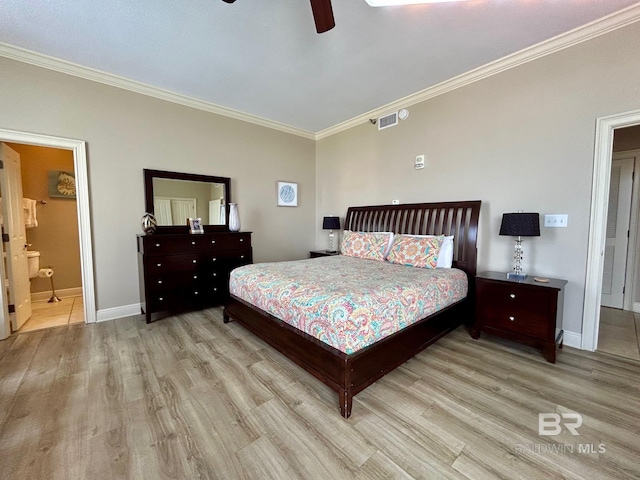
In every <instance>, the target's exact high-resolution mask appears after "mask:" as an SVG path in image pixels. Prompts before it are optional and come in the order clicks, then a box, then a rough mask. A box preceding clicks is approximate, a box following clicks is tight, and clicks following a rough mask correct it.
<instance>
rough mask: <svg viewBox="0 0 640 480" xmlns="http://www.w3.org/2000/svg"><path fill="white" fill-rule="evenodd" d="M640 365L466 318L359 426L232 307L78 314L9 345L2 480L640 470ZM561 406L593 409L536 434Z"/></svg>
mask: <svg viewBox="0 0 640 480" xmlns="http://www.w3.org/2000/svg"><path fill="white" fill-rule="evenodd" d="M639 375H640V363H639V362H636V361H633V360H626V359H622V358H618V357H614V356H610V355H606V354H599V353H586V352H581V351H578V350H573V349H570V348H566V347H565V348H564V350H563V351H561V352H560V353H559V354H558V359H557V363H556V364H555V365H553V364H550V363H547V362H546V361H545V360H544V359H543V358H542V356H541V355H540V353H539V352H537V351H536V350H532V349H528V348H527V347H522V346H520V345H517V344H513V343H508V342H504V341H500V340H497V339H494V338H491V337H488V336H486V335H483V337H482V338H481V339H480V340H477V341H476V340H472V339H471V338H470V337H469V336H468V334H467V332H466V331H465V330H464V329H462V328H460V329H458V330H457V331H455V332H453V333H451V334H449V335H448V336H446V337H445V338H443V339H441V340H439V341H438V342H437V343H436V344H434V345H433V346H431V347H429V348H427V349H426V350H425V351H424V352H422V353H421V354H419V355H418V356H416V357H414V358H413V359H412V360H410V361H409V362H407V363H406V364H404V365H403V366H402V367H400V368H398V369H396V370H395V371H394V372H392V373H390V374H389V375H387V376H385V377H384V378H383V379H381V380H379V381H378V382H376V383H375V384H374V385H372V386H370V387H369V388H367V389H366V390H364V391H363V392H361V393H359V394H358V395H357V396H356V397H355V398H354V404H353V415H352V417H351V418H350V419H348V420H345V419H343V418H342V417H341V416H340V414H339V410H338V402H337V395H336V394H335V393H334V392H332V391H331V390H329V389H328V388H327V387H325V386H324V385H323V384H321V383H320V382H319V381H317V380H316V379H314V378H313V377H311V376H310V375H308V374H307V373H306V372H304V371H303V370H301V369H300V368H299V367H297V366H296V365H295V364H293V363H291V362H290V361H288V360H287V359H285V358H284V357H283V356H281V355H280V354H278V353H277V352H275V351H274V350H273V349H271V348H270V347H268V346H267V345H265V344H264V343H262V342H261V341H260V340H258V339H256V338H255V337H254V336H253V335H251V334H250V333H248V332H247V331H246V330H244V329H243V328H242V327H241V326H240V325H238V324H235V323H233V322H232V323H229V324H227V325H225V324H223V323H222V315H221V310H220V309H211V310H207V311H204V312H198V313H191V314H185V315H181V316H176V317H172V318H167V319H164V320H161V321H159V322H156V323H153V324H151V325H146V324H145V323H144V321H143V320H142V319H141V318H139V317H131V318H126V319H121V320H116V321H113V322H104V323H99V324H94V325H84V324H76V325H69V326H68V327H63V328H56V329H51V330H40V331H35V332H28V333H21V334H17V335H13V336H12V337H10V339H8V340H6V341H2V342H0V472H1V473H0V476H1V477H2V478H3V479H16V480H17V479H65V480H68V479H109V480H111V479H118V478H131V479H154V480H156V479H164V478H178V479H191V478H222V479H235V478H252V479H265V478H276V479H287V478H290V479H293V478H302V479H315V478H319V479H332V480H340V479H348V478H379V479H389V478H434V479H448V478H452V479H453V478H457V479H464V478H472V479H490V478H507V479H512V478H522V479H538V478H539V479H553V478H570V479H580V478H584V479H590V480H591V479H604V478H611V479H623V478H639V477H640V464H639V458H640V420H639V415H638V414H639V412H640V384H639V382H638V379H639V378H640V377H639ZM551 412H557V413H568V412H577V413H579V414H581V415H582V416H583V420H584V423H583V425H582V426H581V427H580V428H579V433H580V435H579V436H573V435H571V434H570V433H569V432H568V431H563V432H562V433H561V434H560V435H557V436H539V435H538V413H551ZM578 444H581V445H591V444H593V445H594V446H595V449H596V451H597V449H598V447H599V445H600V444H602V445H603V446H604V448H605V450H606V451H605V452H603V453H579V452H578V448H579V447H578V446H577V445H578ZM571 445H573V446H574V449H575V450H574V452H571V451H569V446H571ZM550 447H552V451H545V449H548V448H550ZM582 448H585V447H582Z"/></svg>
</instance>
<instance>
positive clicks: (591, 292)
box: [581, 110, 640, 351]
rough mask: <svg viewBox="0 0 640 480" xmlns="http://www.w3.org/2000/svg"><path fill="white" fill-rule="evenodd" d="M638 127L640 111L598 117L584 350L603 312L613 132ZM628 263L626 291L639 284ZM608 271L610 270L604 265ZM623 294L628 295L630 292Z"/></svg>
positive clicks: (593, 343) (632, 235) (632, 236)
mask: <svg viewBox="0 0 640 480" xmlns="http://www.w3.org/2000/svg"><path fill="white" fill-rule="evenodd" d="M638 125H640V110H635V111H631V112H625V113H621V114H617V115H612V116H609V117H603V118H599V119H598V120H597V122H596V144H595V157H594V164H593V165H594V166H593V186H592V201H591V216H590V222H589V250H588V254H587V275H586V281H585V299H584V310H583V312H584V319H583V327H582V339H581V348H582V349H584V350H589V351H595V350H596V349H597V348H598V339H599V332H600V326H601V325H600V324H601V313H602V312H601V305H602V293H603V275H604V273H605V254H606V250H607V218H611V216H610V215H609V211H608V207H609V194H610V187H611V170H612V166H613V149H614V133H615V132H616V131H618V130H620V129H624V128H627V127H635V126H638ZM636 195H637V192H636ZM637 204H638V202H637V201H636V202H635V205H634V204H632V206H634V207H635V209H634V211H633V212H632V213H631V218H632V219H634V220H636V219H637V216H638V213H637V211H638V208H637ZM636 230H637V227H636V228H634V229H633V231H631V229H629V238H628V239H629V245H631V248H627V252H631V255H630V256H629V257H626V258H625V265H626V264H627V262H628V261H629V260H631V259H635V258H636V255H635V252H636V243H637V242H636V238H637V235H636ZM631 263H632V265H631V268H629V267H628V266H627V268H626V270H627V271H628V272H633V273H634V275H633V276H631V275H625V279H624V280H623V285H624V287H623V288H625V290H626V285H627V284H628V283H629V282H631V285H634V284H635V285H637V284H638V282H633V280H634V278H633V277H635V271H636V265H635V263H636V262H635V260H633V261H631ZM607 268H608V269H609V268H612V267H609V266H607ZM626 293H628V294H629V293H630V292H626ZM629 298H631V297H628V296H627V297H626V298H625V297H624V296H623V304H624V303H627V304H628V302H629ZM634 330H635V324H634Z"/></svg>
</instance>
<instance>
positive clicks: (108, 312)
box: [96, 303, 140, 322]
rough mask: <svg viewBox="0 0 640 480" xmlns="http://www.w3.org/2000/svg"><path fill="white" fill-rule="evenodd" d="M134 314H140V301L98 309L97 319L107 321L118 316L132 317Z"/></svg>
mask: <svg viewBox="0 0 640 480" xmlns="http://www.w3.org/2000/svg"><path fill="white" fill-rule="evenodd" d="M134 315H140V304H139V303H134V304H132V305H122V306H121V307H113V308H104V309H102V310H98V313H97V317H96V321H98V322H107V321H109V320H116V319H118V318H124V317H132V316H134Z"/></svg>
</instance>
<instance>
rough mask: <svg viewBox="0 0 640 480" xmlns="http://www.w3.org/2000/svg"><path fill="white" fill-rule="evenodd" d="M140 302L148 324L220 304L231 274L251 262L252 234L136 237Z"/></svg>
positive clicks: (224, 295)
mask: <svg viewBox="0 0 640 480" xmlns="http://www.w3.org/2000/svg"><path fill="white" fill-rule="evenodd" d="M137 241H138V274H139V279H140V303H141V306H142V313H144V314H145V316H146V320H147V323H150V322H152V321H155V320H158V319H160V318H162V317H164V316H167V315H170V314H172V313H175V312H180V311H187V310H198V309H202V308H208V307H212V306H215V305H221V304H224V303H225V302H226V300H227V298H228V296H229V272H231V270H233V269H234V268H235V267H239V266H241V265H246V264H248V263H251V262H252V260H253V254H252V248H251V233H250V232H242V233H233V232H220V233H218V232H216V233H205V234H200V235H191V234H188V233H178V234H156V235H138V237H137Z"/></svg>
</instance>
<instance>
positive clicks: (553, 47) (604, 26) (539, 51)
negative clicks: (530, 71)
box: [0, 3, 640, 140]
mask: <svg viewBox="0 0 640 480" xmlns="http://www.w3.org/2000/svg"><path fill="white" fill-rule="evenodd" d="M638 21H640V3H636V4H634V5H632V6H630V7H627V8H625V9H622V10H620V11H618V12H615V13H612V14H610V15H608V16H606V17H602V18H600V19H598V20H595V21H593V22H590V23H587V24H586V25H583V26H581V27H578V28H575V29H573V30H570V31H569V32H566V33H563V34H561V35H558V36H556V37H553V38H551V39H549V40H545V41H544V42H541V43H538V44H536V45H533V46H531V47H527V48H525V49H523V50H520V51H519V52H516V53H513V54H511V55H508V56H506V57H503V58H501V59H498V60H496V61H494V62H491V63H488V64H486V65H483V66H481V67H478V68H475V69H473V70H470V71H468V72H465V73H463V74H461V75H458V76H457V77H453V78H450V79H448V80H445V81H443V82H441V83H439V84H437V85H434V86H431V87H428V88H426V89H424V90H421V91H419V92H416V93H413V94H411V95H408V96H406V97H404V98H401V99H399V100H396V101H394V102H391V103H388V104H386V105H383V106H381V107H378V108H376V109H373V110H370V111H368V112H366V113H363V114H361V115H358V116H357V117H353V118H351V119H349V120H346V121H344V122H341V123H338V124H336V125H334V126H332V127H329V128H327V129H325V130H321V131H319V132H316V133H314V132H310V131H308V130H303V129H299V128H295V127H292V126H290V125H285V124H283V123H279V122H275V121H272V120H267V119H265V118H261V117H258V116H255V115H250V114H248V113H244V112H240V111H238V110H233V109H231V108H226V107H222V106H220V105H216V104H214V103H209V102H205V101H202V100H198V99H196V98H193V97H189V96H186V95H182V94H179V93H174V92H171V91H169V90H165V89H162V88H158V87H154V86H151V85H147V84H144V83H141V82H137V81H135V80H130V79H127V78H124V77H120V76H118V75H113V74H111V73H107V72H103V71H100V70H96V69H93V68H89V67H84V66H82V65H79V64H76V63H72V62H68V61H66V60H61V59H59V58H55V57H51V56H49V55H44V54H41V53H37V52H33V51H31V50H27V49H24V48H20V47H16V46H13V45H9V44H6V43H2V42H0V56H2V57H6V58H10V59H13V60H17V61H20V62H24V63H28V64H31V65H35V66H38V67H42V68H46V69H49V70H54V71H57V72H61V73H66V74H68V75H73V76H75V77H79V78H84V79H87V80H91V81H94V82H98V83H102V84H104V85H109V86H112V87H116V88H122V89H124V90H129V91H132V92H135V93H140V94H142V95H146V96H149V97H154V98H158V99H160V100H165V101H167V102H172V103H176V104H178V105H184V106H186V107H190V108H195V109H198V110H203V111H205V112H209V113H214V114H216V115H222V116H225V117H229V118H233V119H236V120H240V121H244V122H248V123H252V124H255V125H260V126H262V127H266V128H271V129H274V130H279V131H281V132H285V133H289V134H292V135H297V136H300V137H303V138H308V139H311V140H321V139H323V138H326V137H329V136H331V135H334V134H336V133H339V132H342V131H344V130H348V129H349V128H352V127H355V126H357V125H360V124H363V123H366V122H368V121H369V119H370V118H378V117H380V116H382V115H384V114H387V113H389V112H392V111H396V110H399V109H401V108H407V107H410V106H411V105H415V104H417V103H420V102H424V101H425V100H428V99H430V98H433V97H436V96H438V95H443V94H445V93H448V92H450V91H452V90H456V89H458V88H461V87H464V86H466V85H469V84H471V83H474V82H477V81H480V80H483V79H485V78H487V77H490V76H492V75H496V74H498V73H501V72H504V71H505V70H509V69H511V68H515V67H518V66H519V65H522V64H525V63H528V62H531V61H534V60H536V59H538V58H541V57H544V56H546V55H550V54H552V53H555V52H558V51H560V50H563V49H565V48H569V47H571V46H574V45H577V44H579V43H582V42H586V41H588V40H591V39H592V38H596V37H598V36H600V35H604V34H606V33H609V32H612V31H614V30H617V29H620V28H623V27H626V26H627V25H630V24H632V23H635V22H638Z"/></svg>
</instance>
